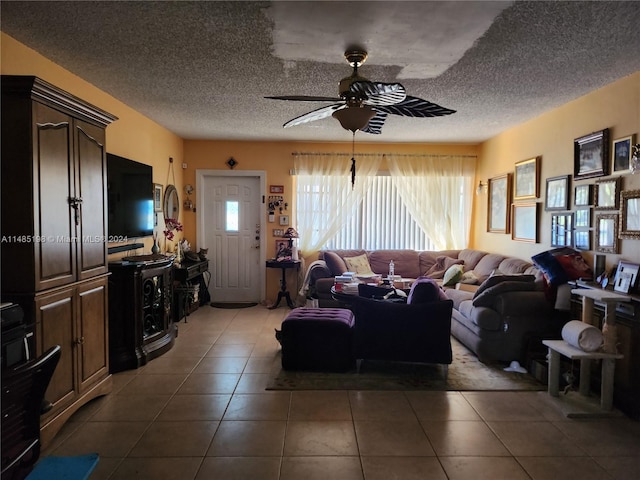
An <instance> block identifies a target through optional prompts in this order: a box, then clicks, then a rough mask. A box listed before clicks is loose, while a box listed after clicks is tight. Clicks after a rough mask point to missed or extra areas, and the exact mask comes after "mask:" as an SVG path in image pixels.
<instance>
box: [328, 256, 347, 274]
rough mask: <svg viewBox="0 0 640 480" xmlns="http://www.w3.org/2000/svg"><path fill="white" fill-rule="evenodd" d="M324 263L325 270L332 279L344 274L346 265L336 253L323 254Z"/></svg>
mask: <svg viewBox="0 0 640 480" xmlns="http://www.w3.org/2000/svg"><path fill="white" fill-rule="evenodd" d="M324 263H326V264H327V268H328V269H329V271H330V272H331V275H333V276H334V277H335V276H336V275H342V274H343V273H344V272H346V271H347V270H348V269H347V264H346V263H344V260H342V258H341V257H340V255H338V254H337V253H336V252H324Z"/></svg>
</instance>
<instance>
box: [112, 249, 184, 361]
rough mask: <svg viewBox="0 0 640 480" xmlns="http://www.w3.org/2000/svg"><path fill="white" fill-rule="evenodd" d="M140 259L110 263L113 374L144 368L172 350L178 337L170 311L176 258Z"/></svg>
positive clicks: (155, 257)
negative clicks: (151, 361)
mask: <svg viewBox="0 0 640 480" xmlns="http://www.w3.org/2000/svg"><path fill="white" fill-rule="evenodd" d="M140 257H144V259H142V260H139V261H128V260H127V259H123V260H121V261H118V262H112V263H109V271H110V272H111V277H110V278H109V359H110V365H111V372H112V373H115V372H120V371H122V370H129V369H134V368H138V367H141V366H142V365H145V364H146V363H147V362H148V361H150V360H152V359H153V358H156V357H158V356H160V355H162V354H163V353H165V352H167V351H169V350H170V349H171V347H173V344H174V342H175V338H176V337H177V336H178V328H177V326H176V325H175V324H174V323H173V318H172V311H171V303H172V296H173V292H172V289H173V288H172V266H173V260H174V259H173V257H167V256H165V255H158V254H154V255H141V256H140ZM160 257H161V258H160ZM129 258H132V257H129Z"/></svg>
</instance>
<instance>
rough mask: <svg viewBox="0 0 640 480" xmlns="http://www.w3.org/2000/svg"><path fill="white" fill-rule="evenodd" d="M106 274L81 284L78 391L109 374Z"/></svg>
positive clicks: (79, 288)
mask: <svg viewBox="0 0 640 480" xmlns="http://www.w3.org/2000/svg"><path fill="white" fill-rule="evenodd" d="M108 301H109V296H108V294H107V276H106V275H105V276H103V277H101V278H98V279H96V280H90V281H87V282H83V283H81V284H79V285H78V317H77V318H78V323H77V325H78V360H79V363H78V375H79V378H78V391H79V393H83V392H84V391H85V390H86V389H87V388H88V387H89V386H91V385H92V384H94V383H95V382H97V381H99V380H101V379H103V378H104V377H105V376H106V375H108V374H109V333H108V320H107V318H108V317H107V316H108V308H109V306H108Z"/></svg>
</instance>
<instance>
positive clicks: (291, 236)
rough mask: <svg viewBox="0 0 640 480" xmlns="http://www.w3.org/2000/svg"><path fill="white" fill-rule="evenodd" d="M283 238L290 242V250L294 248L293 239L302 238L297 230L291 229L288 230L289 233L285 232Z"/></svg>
mask: <svg viewBox="0 0 640 480" xmlns="http://www.w3.org/2000/svg"><path fill="white" fill-rule="evenodd" d="M283 238H287V239H288V240H289V248H291V247H293V239H294V238H300V236H299V235H298V232H297V231H296V229H295V228H293V227H289V228H287V231H286V232H284V235H283Z"/></svg>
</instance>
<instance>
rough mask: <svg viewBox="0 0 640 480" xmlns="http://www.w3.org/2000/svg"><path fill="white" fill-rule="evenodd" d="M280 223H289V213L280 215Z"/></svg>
mask: <svg viewBox="0 0 640 480" xmlns="http://www.w3.org/2000/svg"><path fill="white" fill-rule="evenodd" d="M280 225H289V215H280Z"/></svg>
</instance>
